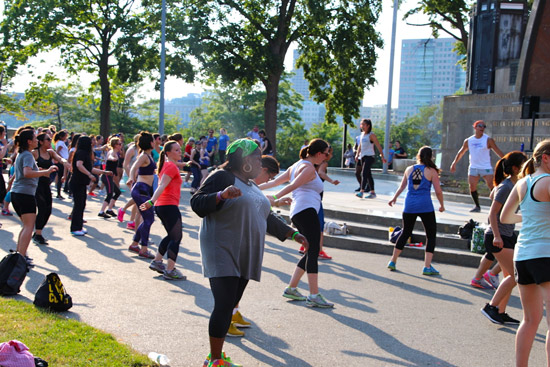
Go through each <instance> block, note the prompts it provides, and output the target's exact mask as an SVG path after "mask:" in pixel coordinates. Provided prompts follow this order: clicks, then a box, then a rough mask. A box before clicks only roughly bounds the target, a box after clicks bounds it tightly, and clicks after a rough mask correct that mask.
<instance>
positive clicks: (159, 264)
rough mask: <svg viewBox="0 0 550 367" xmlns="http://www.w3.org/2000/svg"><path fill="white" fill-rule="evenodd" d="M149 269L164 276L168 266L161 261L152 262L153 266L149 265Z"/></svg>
mask: <svg viewBox="0 0 550 367" xmlns="http://www.w3.org/2000/svg"><path fill="white" fill-rule="evenodd" d="M149 269H151V270H154V271H156V272H157V273H161V274H164V271H165V270H166V266H165V265H164V264H163V263H162V260H160V261H155V260H153V261H151V264H149Z"/></svg>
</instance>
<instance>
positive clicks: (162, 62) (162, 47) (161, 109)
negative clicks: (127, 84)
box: [159, 0, 166, 135]
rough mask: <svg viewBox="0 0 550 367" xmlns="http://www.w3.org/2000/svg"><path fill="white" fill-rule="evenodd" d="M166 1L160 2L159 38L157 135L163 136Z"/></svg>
mask: <svg viewBox="0 0 550 367" xmlns="http://www.w3.org/2000/svg"><path fill="white" fill-rule="evenodd" d="M165 43H166V0H162V10H161V36H160V102H159V134H160V135H163V134H164V79H165V72H166V70H165V69H166V46H165Z"/></svg>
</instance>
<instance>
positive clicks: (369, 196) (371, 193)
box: [365, 192, 376, 199]
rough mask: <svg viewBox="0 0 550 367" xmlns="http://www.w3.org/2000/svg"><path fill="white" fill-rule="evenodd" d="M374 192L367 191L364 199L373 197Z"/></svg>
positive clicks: (374, 196) (374, 195)
mask: <svg viewBox="0 0 550 367" xmlns="http://www.w3.org/2000/svg"><path fill="white" fill-rule="evenodd" d="M375 198H376V194H375V193H374V192H369V193H368V194H367V196H365V199H375Z"/></svg>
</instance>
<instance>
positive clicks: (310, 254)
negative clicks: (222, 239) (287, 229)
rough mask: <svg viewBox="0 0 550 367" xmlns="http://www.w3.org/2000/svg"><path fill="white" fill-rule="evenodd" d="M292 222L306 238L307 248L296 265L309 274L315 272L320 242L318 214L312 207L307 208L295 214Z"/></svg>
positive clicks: (316, 271) (317, 267)
mask: <svg viewBox="0 0 550 367" xmlns="http://www.w3.org/2000/svg"><path fill="white" fill-rule="evenodd" d="M292 223H293V224H294V225H295V226H296V228H297V229H298V231H299V232H300V233H301V234H303V235H304V236H305V237H306V238H307V242H309V249H308V250H307V251H306V252H305V253H304V256H302V258H301V259H300V261H298V265H297V266H298V267H299V268H300V269H303V270H305V271H306V272H307V273H309V274H317V273H318V272H319V266H318V263H317V262H318V258H319V248H320V242H321V230H320V228H321V224H320V223H319V215H318V214H317V211H316V210H315V209H313V208H307V209H304V210H302V211H301V212H299V213H298V214H295V215H294V216H293V217H292Z"/></svg>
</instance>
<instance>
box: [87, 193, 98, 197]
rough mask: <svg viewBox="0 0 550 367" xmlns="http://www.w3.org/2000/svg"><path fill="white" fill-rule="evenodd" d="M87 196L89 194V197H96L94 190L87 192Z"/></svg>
mask: <svg viewBox="0 0 550 367" xmlns="http://www.w3.org/2000/svg"><path fill="white" fill-rule="evenodd" d="M88 196H91V197H94V198H95V197H97V194H96V193H94V192H89V193H88Z"/></svg>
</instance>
